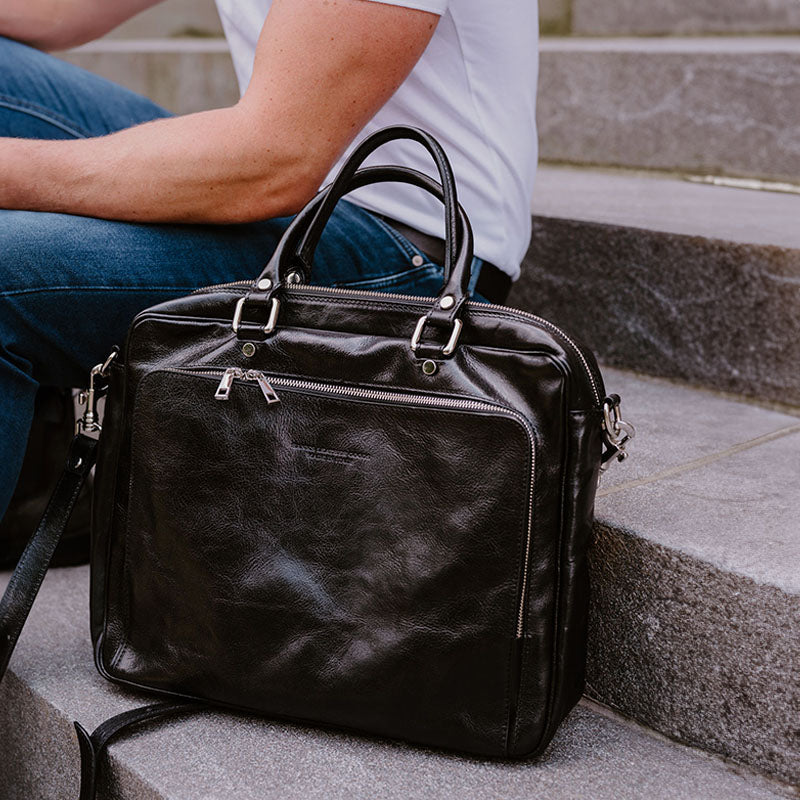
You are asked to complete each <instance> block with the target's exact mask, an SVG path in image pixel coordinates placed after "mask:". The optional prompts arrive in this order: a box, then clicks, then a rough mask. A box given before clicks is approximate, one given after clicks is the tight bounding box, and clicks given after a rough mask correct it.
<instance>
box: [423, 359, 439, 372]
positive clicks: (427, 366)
mask: <svg viewBox="0 0 800 800" xmlns="http://www.w3.org/2000/svg"><path fill="white" fill-rule="evenodd" d="M437 369H438V367H437V366H436V362H435V361H431V360H430V359H429V358H428V359H426V360H425V361H423V362H422V371H423V372H424V373H425V374H426V375H433V374H434V372H436V370H437Z"/></svg>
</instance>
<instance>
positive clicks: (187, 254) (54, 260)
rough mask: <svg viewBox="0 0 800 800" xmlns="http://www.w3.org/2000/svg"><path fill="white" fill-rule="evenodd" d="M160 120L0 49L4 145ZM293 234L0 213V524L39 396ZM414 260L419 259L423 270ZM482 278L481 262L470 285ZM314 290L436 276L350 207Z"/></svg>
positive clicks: (414, 282) (420, 285) (247, 272)
mask: <svg viewBox="0 0 800 800" xmlns="http://www.w3.org/2000/svg"><path fill="white" fill-rule="evenodd" d="M165 116H168V112H167V111H165V110H164V109H162V108H160V107H159V106H157V105H155V104H154V103H153V102H151V101H150V100H148V99H147V98H144V97H141V96H139V95H137V94H134V93H133V92H130V91H128V90H127V89H124V88H122V87H120V86H117V85H116V84H114V83H111V82H109V81H106V80H104V79H102V78H99V77H97V76H95V75H92V74H90V73H88V72H85V71H84V70H81V69H79V68H77V67H74V66H72V65H69V64H66V63H64V62H62V61H59V60H57V59H55V58H53V57H52V56H49V55H45V54H43V53H40V52H39V51H37V50H34V49H31V48H29V47H26V46H24V45H21V44H18V43H16V42H12V41H10V40H8V39H4V38H2V37H0V136H15V137H21V138H29V139H72V138H84V137H91V136H100V135H103V134H107V133H111V132H113V131H116V130H121V129H123V128H127V127H130V126H132V125H136V124H138V123H141V122H146V121H148V120H153V119H157V118H160V117H165ZM289 222H290V219H289V218H281V219H271V220H265V221H263V222H257V223H251V224H246V225H227V226H213V225H143V224H134V223H125V222H111V221H108V220H102V219H94V218H88V217H78V216H71V215H67V214H46V213H38V212H29V211H7V210H0V419H2V421H3V429H2V436H0V518H2V516H3V514H4V513H5V510H6V508H7V506H8V502H9V500H10V498H11V495H12V493H13V490H14V487H15V485H16V482H17V478H18V475H19V470H20V467H21V464H22V458H23V455H24V451H25V446H26V442H27V437H28V432H29V429H30V424H31V419H32V416H33V404H34V396H35V394H36V390H37V388H38V387H39V385H40V384H41V385H51V386H62V387H69V386H83V385H84V384H85V382H86V375H87V372H88V370H89V369H90V368H91V367H92V365H94V364H96V363H98V362H99V361H102V360H103V359H104V358H105V356H106V355H107V354H108V352H109V350H110V349H111V347H112V346H113V345H114V344H118V343H121V342H122V341H123V338H124V335H125V331H126V329H127V327H128V325H129V324H130V322H131V320H132V319H133V317H134V315H135V314H136V313H137V312H138V311H141V310H142V309H144V308H147V307H148V306H151V305H154V304H156V303H160V302H162V301H163V300H167V299H169V298H171V297H178V296H180V295H184V294H187V293H188V292H191V291H192V290H193V289H196V288H197V287H199V286H204V285H208V284H213V283H224V282H227V281H234V280H241V279H248V278H255V277H256V276H257V275H258V273H259V272H260V271H261V268H262V267H263V265H264V264H265V263H266V261H267V259H268V258H269V256H270V254H271V253H272V251H273V249H274V248H275V246H276V244H277V242H278V240H279V239H280V236H281V234H282V233H283V232H284V230H285V229H286V227H287V225H288V224H289ZM415 256H423V261H422V263H421V264H419V258H416V259H415ZM414 260H415V261H416V262H417V263H418V264H419V265H415V264H414V263H413V261H414ZM479 267H480V261H478V260H477V259H476V263H475V264H474V269H473V280H474V279H476V278H477V273H478V271H479ZM313 279H314V282H315V283H320V284H326V285H332V286H353V287H365V288H370V289H374V290H378V291H393V292H401V293H408V294H419V295H435V294H436V293H438V290H439V288H440V287H441V283H442V269H441V267H440V266H438V265H436V264H434V263H432V262H431V261H430V260H429V259H428V258H427V257H426V256H425V254H424V253H422V252H421V251H420V250H419V249H418V248H416V247H415V246H414V245H413V244H411V243H410V242H409V241H408V240H407V239H405V238H404V237H402V236H401V235H400V234H398V233H397V232H395V231H394V230H393V229H392V228H390V227H389V226H388V225H386V224H385V223H384V222H383V221H382V220H380V219H378V218H377V217H375V216H373V215H372V214H370V213H369V212H367V211H365V210H364V209H361V208H359V207H358V206H356V205H354V204H352V203H348V202H347V201H343V202H341V203H339V205H338V207H337V208H336V211H335V212H334V214H333V216H332V217H331V220H330V222H329V224H328V227H327V228H326V231H325V235H324V236H323V238H322V241H321V243H320V246H319V248H318V249H317V252H316V257H315V261H314V276H313ZM473 285H474V284H473Z"/></svg>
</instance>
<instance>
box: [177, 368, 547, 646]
mask: <svg viewBox="0 0 800 800" xmlns="http://www.w3.org/2000/svg"><path fill="white" fill-rule="evenodd" d="M174 371H175V372H179V373H183V374H188V375H198V376H203V377H205V376H211V377H216V376H217V375H219V377H220V382H219V385H218V386H217V389H216V392H215V393H214V398H215V399H216V400H227V399H228V398H229V397H230V393H231V390H232V389H233V384H234V382H235V381H236V380H239V381H250V382H255V383H256V384H257V385H258V387H259V388H260V389H261V393H262V394H263V395H264V399H265V400H266V401H267V403H268V404H272V403H277V402H280V396H279V395H278V393H277V392H276V391H275V388H274V387H276V386H277V387H278V388H280V389H287V390H289V391H300V392H302V391H307V392H322V393H325V394H333V395H339V396H342V397H349V398H352V399H354V400H365V401H377V402H384V403H398V404H403V405H415V404H419V405H422V406H429V407H434V408H450V409H458V410H464V411H487V412H493V413H500V414H506V415H508V416H509V417H510V418H513V419H515V420H516V421H517V422H519V424H520V425H522V427H523V428H524V429H525V432H526V434H527V436H528V440H529V442H530V465H531V469H530V486H529V492H528V514H527V525H526V535H525V555H524V557H523V565H522V588H521V590H520V599H519V606H518V610H517V617H516V619H517V627H516V635H517V638H518V639H520V638H522V634H523V630H524V622H525V599H526V596H527V588H528V587H527V584H528V568H529V565H528V561H529V558H530V549H531V536H532V525H533V490H534V478H535V468H536V448H535V444H534V442H535V439H534V436H533V429H532V428H531V425H530V423H529V422H528V420H527V419H525V417H524V416H522V414H520V413H518V412H517V411H514V410H513V409H510V408H507V407H506V406H502V405H500V404H499V403H489V402H486V401H482V400H474V399H469V398H453V397H446V396H441V395H434V394H426V393H422V392H399V391H392V390H389V391H386V390H379V389H372V388H369V389H367V388H362V387H357V386H345V385H342V384H332V383H326V382H323V381H313V380H306V379H299V378H285V377H280V376H270V375H267V374H265V373H264V372H263V371H261V370H255V369H241V368H239V367H228V368H227V369H224V370H222V369H218V368H216V367H209V368H206V367H194V368H192V367H188V368H184V369H181V368H177V369H175V370H174Z"/></svg>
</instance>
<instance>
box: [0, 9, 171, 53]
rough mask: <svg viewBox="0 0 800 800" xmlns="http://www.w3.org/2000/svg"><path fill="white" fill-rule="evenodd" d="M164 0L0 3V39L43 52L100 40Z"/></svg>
mask: <svg viewBox="0 0 800 800" xmlns="http://www.w3.org/2000/svg"><path fill="white" fill-rule="evenodd" d="M160 2H161V0H0V36H5V37H6V38H8V39H16V40H17V41H18V42H24V43H25V44H29V45H31V46H32V47H36V48H38V49H39V50H66V49H67V48H68V47H77V46H78V45H79V44H83V43H84V42H88V41H91V40H92V39H96V38H98V37H99V36H102V35H103V34H106V33H108V32H109V31H110V30H111V29H112V28H116V27H117V25H120V24H121V23H123V22H125V20H126V19H129V18H130V17H132V16H134V15H135V14H138V13H139V12H140V11H144V9H146V8H149V7H150V6H154V5H156V3H160Z"/></svg>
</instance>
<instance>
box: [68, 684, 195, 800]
mask: <svg viewBox="0 0 800 800" xmlns="http://www.w3.org/2000/svg"><path fill="white" fill-rule="evenodd" d="M204 710H207V707H206V706H204V705H203V704H201V703H192V702H190V701H188V700H187V701H183V700H172V701H166V702H164V703H153V704H152V705H149V706H142V707H141V708H134V709H131V710H130V711H123V712H122V714H117V716H116V717H111V719H107V720H106V721H105V722H103V723H102V724H100V725H98V726H97V728H95V729H94V731H93V732H92V733H89V732H88V731H87V730H86V728H84V727H83V725H81V724H80V723H79V722H75V723H73V724H74V725H75V732H76V733H77V734H78V744H79V745H80V748H81V790H80V792H81V793H80V797H79V798H78V800H94V798H95V793H96V792H97V771H98V769H99V766H100V758H101V756H102V755H103V752H104V750H105V749H106V747H107V746H108V744H109V743H110V742H111V740H112V739H113V738H114V737H115V736H117V735H119V734H120V733H122V732H123V731H124V730H127V729H128V728H132V727H134V726H137V725H143V724H144V723H146V722H155V721H156V720H160V719H163V718H164V717H168V716H174V715H177V714H191V713H194V712H195V711H204Z"/></svg>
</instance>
